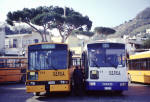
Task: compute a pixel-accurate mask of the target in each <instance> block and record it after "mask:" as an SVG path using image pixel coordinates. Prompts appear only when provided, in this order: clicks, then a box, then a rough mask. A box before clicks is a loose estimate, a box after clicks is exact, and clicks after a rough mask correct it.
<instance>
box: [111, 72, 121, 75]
mask: <svg viewBox="0 0 150 102" xmlns="http://www.w3.org/2000/svg"><path fill="white" fill-rule="evenodd" d="M109 75H120V71H109Z"/></svg>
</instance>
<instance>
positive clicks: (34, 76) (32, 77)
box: [27, 72, 38, 80]
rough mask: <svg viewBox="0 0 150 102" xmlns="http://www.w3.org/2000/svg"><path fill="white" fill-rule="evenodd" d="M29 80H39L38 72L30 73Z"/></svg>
mask: <svg viewBox="0 0 150 102" xmlns="http://www.w3.org/2000/svg"><path fill="white" fill-rule="evenodd" d="M27 79H28V80H38V72H28V75H27Z"/></svg>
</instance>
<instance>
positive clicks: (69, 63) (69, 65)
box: [68, 51, 72, 68]
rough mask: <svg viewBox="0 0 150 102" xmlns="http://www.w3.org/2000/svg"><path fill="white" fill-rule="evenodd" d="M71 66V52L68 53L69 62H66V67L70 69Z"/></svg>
mask: <svg viewBox="0 0 150 102" xmlns="http://www.w3.org/2000/svg"><path fill="white" fill-rule="evenodd" d="M71 66H72V52H71V51H69V62H68V67H69V68H71Z"/></svg>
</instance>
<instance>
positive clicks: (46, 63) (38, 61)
mask: <svg viewBox="0 0 150 102" xmlns="http://www.w3.org/2000/svg"><path fill="white" fill-rule="evenodd" d="M66 68H67V50H56V49H51V50H44V51H43V50H41V51H30V52H29V68H28V69H29V70H57V69H66Z"/></svg>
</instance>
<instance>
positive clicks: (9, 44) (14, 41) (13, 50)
mask: <svg viewBox="0 0 150 102" xmlns="http://www.w3.org/2000/svg"><path fill="white" fill-rule="evenodd" d="M38 42H41V37H40V35H39V34H38V33H34V34H15V35H6V37H5V54H6V55H20V56H21V55H24V54H25V53H26V52H27V47H28V45H29V44H33V43H38Z"/></svg>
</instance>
